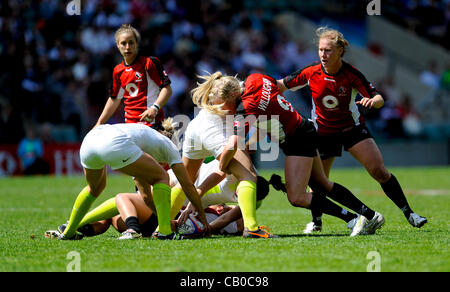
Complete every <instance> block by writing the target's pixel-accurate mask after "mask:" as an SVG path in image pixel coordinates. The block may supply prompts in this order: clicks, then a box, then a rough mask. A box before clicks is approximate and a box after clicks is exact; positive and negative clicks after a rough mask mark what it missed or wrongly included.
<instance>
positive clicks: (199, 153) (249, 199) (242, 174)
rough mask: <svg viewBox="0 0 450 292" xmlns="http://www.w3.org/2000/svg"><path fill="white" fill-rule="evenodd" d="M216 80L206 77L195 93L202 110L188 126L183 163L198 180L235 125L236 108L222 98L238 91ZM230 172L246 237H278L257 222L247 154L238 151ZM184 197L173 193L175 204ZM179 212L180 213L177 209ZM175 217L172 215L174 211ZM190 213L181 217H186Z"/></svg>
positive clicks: (251, 169)
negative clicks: (231, 118)
mask: <svg viewBox="0 0 450 292" xmlns="http://www.w3.org/2000/svg"><path fill="white" fill-rule="evenodd" d="M214 76H215V77H216V78H210V79H207V78H203V77H201V76H200V78H203V79H204V80H205V82H203V83H199V84H198V86H197V87H196V88H195V89H194V90H193V91H192V101H193V103H194V104H195V105H196V106H198V107H199V108H201V110H200V112H199V113H198V115H197V116H196V117H195V118H194V119H193V120H192V121H191V122H190V123H189V125H188V127H187V129H186V132H185V140H184V142H183V155H182V160H183V164H184V166H185V167H186V170H187V171H188V173H189V175H190V179H191V180H195V179H196V178H197V176H198V171H199V169H200V166H201V165H202V163H203V160H204V159H205V158H206V157H209V156H212V155H213V156H214V157H215V158H216V159H217V160H218V159H220V156H221V154H222V151H223V149H224V146H225V144H226V143H227V142H228V138H229V135H231V134H232V133H233V124H227V123H226V115H227V114H228V113H229V112H228V110H229V109H232V106H234V105H228V104H226V103H224V101H223V100H222V99H221V98H220V97H221V96H224V95H228V94H229V93H230V92H235V91H236V90H235V88H228V86H229V85H230V84H231V83H230V82H226V80H225V79H226V78H228V77H223V78H221V77H222V76H219V75H218V74H215V75H214ZM227 171H228V172H229V173H231V174H233V175H234V176H235V177H236V179H237V180H238V181H239V184H238V186H237V191H236V193H237V200H238V203H239V206H240V209H241V212H242V217H243V220H244V226H245V229H244V232H243V236H244V237H245V238H271V237H276V236H274V235H273V234H271V233H269V232H267V231H266V230H265V229H264V228H260V226H259V225H258V222H257V220H256V201H257V200H256V181H257V178H256V173H255V169H254V167H253V164H252V162H251V160H250V157H249V156H248V154H247V153H246V152H245V151H242V150H237V152H236V155H235V156H234V158H233V159H232V161H231V163H230V164H229V167H228V170H227ZM179 196H182V191H179V193H176V192H174V191H172V202H174V201H175V200H177V197H179ZM176 211H178V210H176ZM172 214H173V212H172ZM187 214H188V212H183V214H182V215H181V216H182V217H181V218H183V216H185V217H187Z"/></svg>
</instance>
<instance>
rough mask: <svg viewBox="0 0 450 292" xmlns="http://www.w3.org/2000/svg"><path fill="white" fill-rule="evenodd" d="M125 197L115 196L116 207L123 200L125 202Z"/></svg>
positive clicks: (122, 195) (123, 195)
mask: <svg viewBox="0 0 450 292" xmlns="http://www.w3.org/2000/svg"><path fill="white" fill-rule="evenodd" d="M126 199H127V197H126V195H125V194H122V193H121V194H117V195H116V205H118V204H120V203H121V202H123V201H124V200H126Z"/></svg>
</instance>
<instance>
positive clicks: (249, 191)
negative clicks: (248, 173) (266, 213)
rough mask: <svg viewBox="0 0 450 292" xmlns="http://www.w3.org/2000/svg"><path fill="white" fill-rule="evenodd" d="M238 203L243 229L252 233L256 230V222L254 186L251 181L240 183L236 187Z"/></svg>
mask: <svg viewBox="0 0 450 292" xmlns="http://www.w3.org/2000/svg"><path fill="white" fill-rule="evenodd" d="M237 197H238V203H239V206H240V208H241V212H242V218H243V219H244V227H246V228H248V230H251V231H254V230H256V229H258V223H257V221H256V184H255V183H254V182H252V181H245V180H244V181H241V182H240V183H239V185H238V187H237Z"/></svg>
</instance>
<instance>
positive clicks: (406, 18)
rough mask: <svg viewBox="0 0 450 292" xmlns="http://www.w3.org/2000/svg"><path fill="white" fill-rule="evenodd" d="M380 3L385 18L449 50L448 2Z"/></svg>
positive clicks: (387, 0) (409, 0) (405, 0)
mask: <svg viewBox="0 0 450 292" xmlns="http://www.w3.org/2000/svg"><path fill="white" fill-rule="evenodd" d="M382 3H383V4H382V5H383V15H384V16H385V17H387V18H389V19H390V20H391V21H393V22H395V23H397V24H399V25H401V26H403V27H404V28H407V29H409V30H411V31H414V32H415V33H417V34H418V35H420V36H422V37H425V38H427V39H429V40H430V41H432V42H435V43H438V44H440V45H442V46H444V47H445V48H447V49H450V41H449V40H450V1H449V0H400V1H398V0H384V1H382Z"/></svg>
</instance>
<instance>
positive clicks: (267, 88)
mask: <svg viewBox="0 0 450 292" xmlns="http://www.w3.org/2000/svg"><path fill="white" fill-rule="evenodd" d="M271 92H272V83H271V82H270V80H268V79H266V78H263V89H262V92H261V98H260V99H259V105H258V108H259V109H260V110H263V111H266V109H267V106H268V105H269V102H270V93H271Z"/></svg>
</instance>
